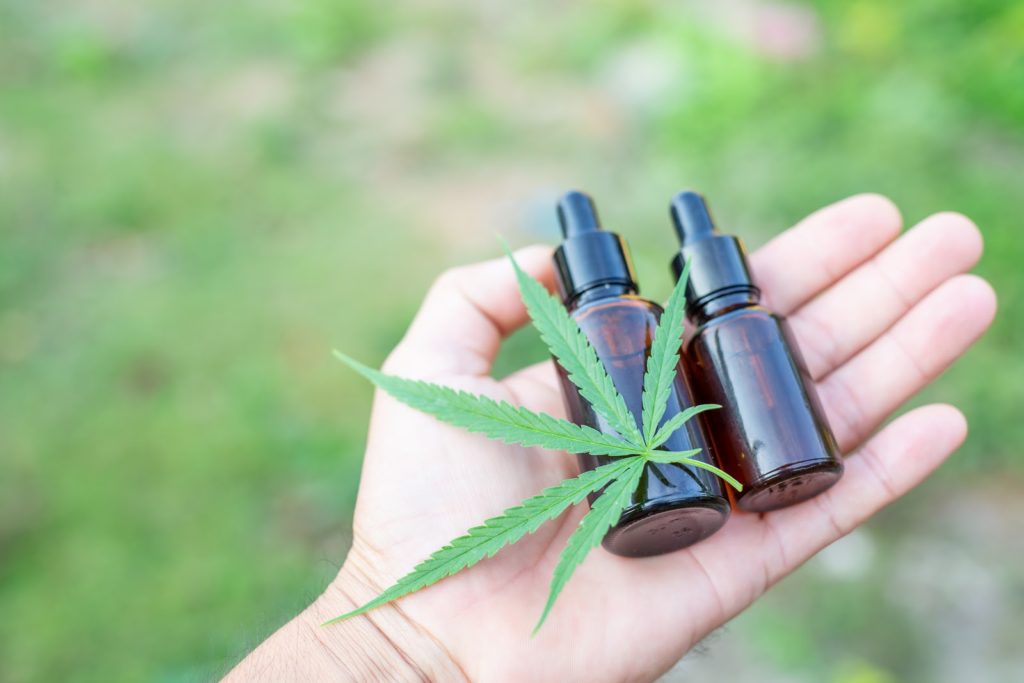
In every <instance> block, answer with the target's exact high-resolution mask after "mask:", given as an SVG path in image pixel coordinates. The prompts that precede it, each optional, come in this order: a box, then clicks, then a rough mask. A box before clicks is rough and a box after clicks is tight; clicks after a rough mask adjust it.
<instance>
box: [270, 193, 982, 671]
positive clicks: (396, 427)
mask: <svg viewBox="0 0 1024 683" xmlns="http://www.w3.org/2000/svg"><path fill="white" fill-rule="evenodd" d="M900 222H901V221H900V216H899V212H898V211H897V209H896V208H895V207H894V206H893V205H892V203H891V202H889V201H888V200H886V199H884V198H881V197H878V196H874V195H862V196H857V197H853V198H851V199H848V200H845V201H843V202H840V203H838V204H835V205H833V206H830V207H828V208H826V209H823V210H822V211H819V212H818V213H815V214H813V215H812V216H810V217H809V218H807V219H806V220H804V221H803V222H802V223H800V224H799V225H797V226H796V227H795V228H792V229H791V230H788V231H786V232H784V233H783V234H781V235H779V236H778V237H776V238H775V239H774V240H773V241H771V242H770V243H769V244H768V245H766V246H765V247H764V248H762V249H760V250H759V251H757V252H756V253H755V254H753V255H752V256H751V267H752V269H753V270H754V274H755V278H756V281H757V282H758V283H759V284H760V285H761V287H762V289H763V292H764V296H765V303H766V304H767V306H768V307H769V308H771V309H773V310H775V311H777V312H779V313H782V314H784V315H787V316H789V320H790V323H791V326H792V328H793V331H794V333H795V335H796V337H797V339H798V342H799V344H800V346H801V349H802V351H803V354H804V356H805V358H806V361H807V364H808V366H809V370H810V372H811V374H812V376H813V377H814V378H815V381H816V382H817V386H818V392H819V394H820V397H821V400H822V403H823V404H824V406H825V410H826V412H827V416H828V419H829V422H830V423H831V425H832V427H833V430H834V432H835V435H836V437H837V439H838V441H839V444H840V446H841V447H842V449H843V452H844V453H848V454H849V458H848V460H847V462H846V473H845V475H844V476H843V478H842V479H841V480H840V482H839V483H838V484H837V485H836V486H835V487H833V488H832V489H831V490H829V491H828V492H826V493H824V494H823V495H821V496H818V497H817V498H814V499H812V500H809V501H807V502H805V503H802V504H800V505H797V506H795V507H791V508H787V509H784V510H780V511H777V512H772V513H769V514H766V515H760V516H759V515H750V514H743V513H740V512H736V511H734V512H733V515H732V518H731V519H730V520H729V522H728V523H727V525H726V526H725V527H724V528H723V529H722V530H721V531H719V532H718V533H717V534H715V535H714V536H712V537H711V538H709V539H707V540H705V541H703V542H701V543H699V544H697V545H695V546H693V547H691V548H688V549H686V550H682V551H678V552H675V553H671V554H669V555H663V556H660V557H654V558H647V559H642V560H638V559H624V558H621V557H616V556H614V555H611V554H609V553H608V552H607V551H605V550H604V549H602V548H598V549H596V550H594V551H593V552H592V553H591V554H590V555H589V556H588V558H587V560H586V561H585V562H584V563H583V565H581V566H580V567H579V569H578V570H577V571H576V573H575V574H574V575H573V577H572V579H571V580H570V582H569V584H568V586H567V587H566V589H565V591H564V592H563V593H562V595H561V597H560V598H559V600H558V602H557V604H556V605H555V608H554V610H553V612H552V614H551V615H550V617H549V618H548V621H547V623H546V624H545V625H544V627H543V628H542V629H541V631H540V632H539V633H538V634H537V635H536V636H535V637H533V638H531V637H530V632H531V629H532V628H533V625H534V624H535V622H536V619H537V616H538V614H539V612H540V609H541V607H542V606H543V604H544V600H545V598H546V595H547V590H548V583H549V581H550V579H551V573H552V570H553V569H554V566H555V564H556V562H557V560H558V555H559V553H560V552H561V549H562V548H563V547H564V545H565V542H566V540H567V538H568V536H569V534H570V533H571V532H572V530H573V528H574V527H575V526H576V524H577V523H578V522H579V520H580V518H581V516H582V515H583V513H584V512H585V510H584V509H580V508H577V509H575V510H573V511H571V512H569V513H567V514H565V515H564V516H563V517H562V518H560V519H558V520H556V521H554V522H551V523H549V524H547V525H545V526H543V527H542V528H541V529H540V530H539V531H538V532H537V533H535V534H533V535H532V536H528V537H526V538H524V539H523V540H522V541H520V542H519V543H518V544H516V545H515V546H513V547H511V548H506V549H505V550H503V551H501V552H500V553H499V554H498V555H497V556H496V557H494V558H491V559H489V560H485V561H483V562H481V563H480V564H479V565H477V566H475V567H473V568H471V569H469V570H467V571H465V572H463V573H461V574H458V575H456V576H454V577H451V578H448V579H445V580H444V581H442V582H440V583H438V584H436V585H434V586H432V587H429V588H427V589H425V590H423V591H420V592H419V593H416V594H414V595H411V596H409V597H407V598H405V599H403V600H401V601H400V602H398V603H397V604H396V605H392V606H387V607H384V608H381V609H379V610H376V611H374V612H371V613H369V614H368V615H366V616H365V617H358V618H356V619H354V620H352V621H357V620H359V619H364V620H367V622H369V624H371V625H375V627H376V628H378V629H379V630H380V632H381V633H383V634H384V635H385V636H387V638H388V639H389V641H390V643H391V644H392V645H393V646H394V647H395V648H396V649H397V650H398V651H399V652H398V654H400V655H402V659H401V660H398V659H395V660H394V661H397V662H399V663H400V666H402V667H407V668H406V669H405V671H406V673H409V672H416V673H420V674H422V675H425V676H427V677H431V678H434V677H439V678H445V677H451V676H457V675H459V674H464V675H465V676H466V677H468V678H470V679H472V680H497V681H541V680H552V681H565V680H602V681H625V680H652V679H654V678H656V677H657V676H658V675H659V674H661V673H663V672H664V671H666V670H667V669H669V668H670V667H671V666H672V665H673V664H674V663H675V662H676V661H678V660H679V659H680V658H681V657H682V656H683V654H684V653H685V652H686V651H687V650H688V649H689V648H691V647H692V646H693V645H695V644H696V643H697V642H698V641H700V640H701V639H702V638H703V637H704V636H706V635H707V634H708V633H710V632H711V631H712V630H714V629H715V628H717V627H719V626H721V625H722V624H723V623H725V622H726V621H728V620H729V619H730V618H732V617H733V616H735V615H736V614H738V613H739V612H740V611H742V610H743V609H745V608H746V607H747V606H748V605H750V604H751V603H752V602H753V601H754V600H756V599H757V598H758V597H759V596H760V595H761V594H762V593H764V592H765V590H767V589H768V588H769V587H770V586H771V585H772V584H774V583H775V582H776V581H778V580H779V579H781V578H782V577H784V576H786V575H787V574H788V573H790V572H791V571H793V570H794V569H796V568H797V567H799V566H800V565H801V564H802V563H803V562H804V561H806V560H807V559H808V558H809V557H811V556H812V555H814V553H816V552H818V551H819V550H821V549H822V548H824V547H825V546H827V545H828V544H830V543H832V542H833V541H835V540H836V539H838V538H840V537H841V536H843V535H844V534H846V533H848V532H849V531H851V530H852V529H853V528H855V527H856V526H858V525H860V524H862V523H864V522H865V521H866V520H867V519H868V518H869V517H871V515H872V514H874V513H875V512H877V511H878V510H879V509H881V508H882V507H883V506H885V505H886V504H888V503H890V502H892V501H893V500H895V499H896V498H898V497H899V496H901V495H903V494H904V493H906V492H907V491H909V490H910V489H911V488H913V487H914V486H916V485H917V484H918V483H920V482H921V481H922V480H923V479H924V478H925V477H926V476H927V475H928V474H929V473H931V472H932V470H934V469H935V468H936V467H938V466H939V465H940V464H941V463H942V461H943V460H945V458H946V457H948V456H949V455H950V454H951V453H952V452H953V450H954V449H956V448H957V447H958V446H959V445H960V444H961V442H962V441H963V440H964V437H965V435H966V431H967V426H966V423H965V420H964V417H963V415H961V413H960V412H959V411H958V410H957V409H956V408H954V407H952V406H948V405H929V406H925V407H922V408H917V409H915V410H912V411H910V412H908V413H906V414H904V415H902V416H900V417H899V418H897V419H895V420H894V421H892V422H891V423H889V424H888V425H886V426H885V427H884V428H883V429H882V430H881V431H879V432H878V433H877V434H874V435H872V433H873V432H874V431H875V430H876V428H878V427H879V425H881V424H882V423H883V422H884V421H885V420H886V419H887V418H888V417H889V415H890V413H892V411H894V410H895V409H896V408H897V407H898V406H899V405H900V404H902V403H903V402H904V401H906V400H907V399H908V398H910V397H911V396H913V395H914V394H915V393H917V392H918V391H919V390H920V389H921V388H922V387H924V386H925V385H926V384H927V383H929V382H930V381H931V380H932V379H934V378H935V377H936V376H937V375H938V374H939V373H940V372H942V370H943V369H945V368H946V367H947V366H948V365H949V364H950V363H951V362H953V361H954V360H955V359H956V358H957V357H958V356H959V355H960V354H962V353H963V352H964V351H965V350H966V349H967V348H968V347H969V346H970V345H971V343H973V342H974V341H975V340H976V339H977V338H978V337H979V336H980V335H981V334H982V333H983V332H984V330H985V329H986V327H988V325H989V323H990V322H991V320H992V317H993V315H994V312H995V296H994V294H993V291H992V289H991V288H990V286H989V285H988V284H987V283H986V282H985V281H984V280H982V279H980V278H978V277H976V276H973V275H964V274H963V273H964V272H966V271H967V270H968V269H970V268H971V267H972V266H973V265H974V263H975V262H976V261H977V259H978V258H979V256H980V254H981V249H982V244H981V236H980V234H979V232H978V230H977V228H975V227H974V225H973V224H972V223H971V222H970V221H969V220H967V219H966V218H964V217H963V216H960V215H957V214H937V215H934V216H932V217H930V218H928V219H926V220H924V221H922V222H921V223H920V224H919V225H917V226H916V227H914V228H913V229H912V230H910V231H908V232H907V233H906V234H905V235H903V236H901V237H899V238H898V239H897V235H898V233H899V231H900ZM517 258H518V260H519V262H520V264H521V265H522V266H523V268H524V269H526V270H527V271H528V272H529V273H531V274H532V275H533V276H535V277H537V278H539V279H540V280H541V281H542V282H544V283H546V284H547V285H548V286H551V284H552V277H553V275H552V271H551V258H550V250H549V249H548V248H545V247H531V248H528V249H525V250H522V251H520V252H519V253H518V254H517ZM526 322H527V315H526V311H525V310H524V307H523V305H522V303H521V301H520V298H519V294H518V290H517V288H516V283H515V278H514V276H513V273H512V269H511V266H510V265H509V264H508V262H507V260H506V259H498V260H495V261H490V262H487V263H481V264H477V265H473V266H467V267H463V268H457V269H455V270H451V271H449V272H447V273H445V274H444V275H442V276H441V278H440V279H439V280H438V281H437V282H436V284H435V285H434V286H433V287H432V288H431V290H430V292H429V293H428V295H427V298H426V301H425V302H424V304H423V306H422V308H421V310H420V312H419V314H418V315H417V316H416V319H415V320H414V321H413V323H412V325H411V327H410V328H409V331H408V333H407V334H406V336H405V338H404V339H403V340H402V342H401V343H400V344H399V345H398V347H397V348H396V349H395V350H394V352H393V353H392V354H391V356H390V357H389V358H388V360H387V362H386V364H385V370H386V371H388V372H390V373H392V374H397V375H401V376H405V377H414V378H420V379H427V380H430V381H433V382H438V383H442V384H447V385H451V386H456V387H459V388H462V389H465V390H467V391H471V392H476V393H482V394H487V395H489V396H492V397H495V398H501V399H504V400H507V401H511V402H513V403H519V404H522V405H525V406H527V407H529V408H531V409H532V410H538V411H544V412H548V413H551V414H553V415H557V416H564V410H563V407H562V401H561V398H560V396H559V393H558V388H557V385H556V379H555V373H554V369H553V366H552V363H551V362H550V361H545V362H543V363H540V364H538V365H535V366H532V367H529V368H526V369H523V370H521V371H519V372H517V373H515V374H513V375H511V376H510V377H508V378H506V379H505V380H503V381H496V380H494V379H492V378H491V377H490V376H489V372H490V369H491V363H492V361H493V360H494V357H495V355H496V353H497V351H498V347H499V345H500V343H501V341H502V339H503V338H504V337H505V336H506V335H508V334H509V333H510V332H512V331H513V330H515V329H516V328H518V327H520V326H521V325H523V324H525V323H526ZM577 473H578V468H577V466H576V459H575V456H569V455H566V454H564V453H556V452H550V451H543V450H540V449H525V448H520V447H516V446H508V445H504V444H501V443H498V442H494V441H489V440H487V439H486V438H484V437H482V436H478V435H472V434H469V433H466V432H464V431H462V430H459V429H456V428H453V427H449V426H446V425H444V424H441V423H439V422H437V421H436V420H434V419H433V418H431V417H428V416H426V415H424V414H421V413H418V412H416V411H414V410H412V409H410V408H408V407H406V406H404V405H402V404H400V403H398V402H397V401H395V400H393V399H391V398H390V397H388V396H386V395H383V394H381V393H380V392H378V394H377V397H376V399H375V404H374V409H373V417H372V421H371V426H370V435H369V443H368V448H367V453H366V460H365V464H364V469H363V474H362V481H361V484H360V490H359V500H358V503H357V506H356V512H355V522H354V534H355V535H354V543H353V547H352V550H351V552H350V554H349V557H348V559H347V560H346V563H345V566H344V567H343V569H342V570H341V572H340V573H339V575H338V578H337V579H336V581H335V583H334V584H333V585H332V589H331V590H329V591H328V592H327V593H326V594H325V596H324V597H323V598H322V599H321V600H320V601H318V604H317V605H314V607H313V608H311V610H313V612H314V615H315V618H316V619H319V620H320V621H322V620H324V619H327V618H329V617H332V616H336V615H337V614H340V613H341V612H344V611H346V609H349V608H350V606H353V605H355V604H356V603H361V602H364V601H366V600H368V599H369V598H371V597H373V596H374V595H376V594H377V593H378V592H380V590H381V589H383V588H386V587H387V586H389V585H391V584H392V583H394V581H395V580H396V579H398V578H399V577H401V576H402V575H404V574H405V573H407V572H408V570H409V569H411V568H412V566H413V565H414V564H416V563H418V562H419V561H420V560H422V559H424V558H425V557H427V555H429V554H430V553H431V552H433V551H434V550H436V549H437V548H439V547H440V546H441V545H443V544H444V543H445V542H447V541H448V540H450V539H452V538H454V537H456V536H458V535H460V534H462V533H463V532H464V531H465V530H466V529H468V528H470V527H472V526H474V525H476V524H479V523H480V522H481V521H483V520H484V519H486V518H488V517H491V516H493V515H496V514H498V513H500V512H501V511H502V510H504V509H505V508H507V507H510V506H512V505H515V504H516V503H518V502H519V501H520V500H522V499H524V498H526V497H528V496H531V495H535V494H536V493H538V492H539V491H540V490H541V489H543V488H545V487H547V486H550V485H552V484H554V483H556V482H558V481H559V480H561V479H564V478H566V477H571V476H574V475H576V474H577ZM314 620H315V619H314ZM364 625H365V624H364ZM365 626H366V628H367V631H369V628H370V627H369V626H368V625H365ZM354 627H355V626H350V627H349V628H354ZM334 628H335V627H333V626H332V627H327V628H325V629H323V632H322V633H320V634H319V635H317V637H318V638H320V639H321V640H323V641H324V643H325V644H327V646H328V648H333V651H334V652H335V653H336V654H337V657H338V660H339V661H341V662H344V661H345V655H344V654H338V653H350V652H351V651H352V648H353V647H355V646H354V645H353V644H352V643H351V641H350V638H351V636H350V635H341V633H340V632H333V631H332V629H334ZM391 654H394V653H391ZM286 670H287V669H281V670H279V671H278V673H279V674H280V673H281V672H283V671H286ZM349 673H353V675H357V674H355V673H354V672H353V671H352V667H351V666H349ZM371 673H372V672H371Z"/></svg>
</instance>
